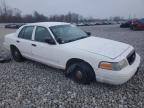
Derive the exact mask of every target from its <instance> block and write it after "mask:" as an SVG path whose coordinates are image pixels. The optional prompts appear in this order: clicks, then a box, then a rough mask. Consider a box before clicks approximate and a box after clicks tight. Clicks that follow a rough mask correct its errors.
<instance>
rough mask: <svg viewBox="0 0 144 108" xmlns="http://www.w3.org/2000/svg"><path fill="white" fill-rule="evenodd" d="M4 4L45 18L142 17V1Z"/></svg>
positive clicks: (16, 1)
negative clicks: (78, 15)
mask: <svg viewBox="0 0 144 108" xmlns="http://www.w3.org/2000/svg"><path fill="white" fill-rule="evenodd" d="M6 2H7V4H8V5H9V6H11V7H12V8H19V9H20V10H21V11H22V12H23V13H24V14H28V13H32V12H33V11H34V10H36V11H38V12H40V13H43V14H45V15H47V16H48V15H54V14H65V13H68V12H69V11H71V12H75V13H78V14H81V15H82V16H85V17H94V18H109V17H110V16H123V17H125V18H129V16H130V17H134V16H135V17H138V18H142V17H144V0H6Z"/></svg>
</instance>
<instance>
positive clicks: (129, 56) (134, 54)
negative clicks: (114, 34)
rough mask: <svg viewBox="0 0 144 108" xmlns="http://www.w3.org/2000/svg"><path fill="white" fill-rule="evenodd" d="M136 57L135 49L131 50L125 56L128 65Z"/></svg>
mask: <svg viewBox="0 0 144 108" xmlns="http://www.w3.org/2000/svg"><path fill="white" fill-rule="evenodd" d="M135 58H136V53H135V51H132V52H131V53H130V54H129V55H128V56H127V60H128V62H129V64H130V65H132V64H133V63H134V61H135Z"/></svg>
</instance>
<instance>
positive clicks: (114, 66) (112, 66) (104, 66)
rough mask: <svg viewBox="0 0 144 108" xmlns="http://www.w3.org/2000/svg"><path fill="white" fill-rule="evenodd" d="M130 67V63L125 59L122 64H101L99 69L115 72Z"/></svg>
mask: <svg viewBox="0 0 144 108" xmlns="http://www.w3.org/2000/svg"><path fill="white" fill-rule="evenodd" d="M127 65H128V62H127V61H126V60H125V59H124V60H122V61H120V62H105V61H104V62H100V64H99V68H101V69H107V70H114V71H120V70H121V69H123V68H124V67H126V66H127Z"/></svg>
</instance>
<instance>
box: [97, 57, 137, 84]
mask: <svg viewBox="0 0 144 108" xmlns="http://www.w3.org/2000/svg"><path fill="white" fill-rule="evenodd" d="M139 66H140V56H139V55H138V54H136V58H135V61H134V63H133V64H132V65H128V66H127V67H125V68H124V69H122V70H121V71H112V70H105V69H98V70H97V71H98V74H97V75H96V80H97V81H100V82H104V83H109V84H113V85H120V84H123V83H125V82H127V81H128V80H129V79H131V77H132V76H133V75H134V74H135V73H136V72H137V70H138V68H139Z"/></svg>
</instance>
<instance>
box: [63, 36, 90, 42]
mask: <svg viewBox="0 0 144 108" xmlns="http://www.w3.org/2000/svg"><path fill="white" fill-rule="evenodd" d="M87 37H90V36H82V37H79V38H76V39H71V40H68V41H65V42H64V43H68V42H72V41H76V40H80V39H84V38H87Z"/></svg>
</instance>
